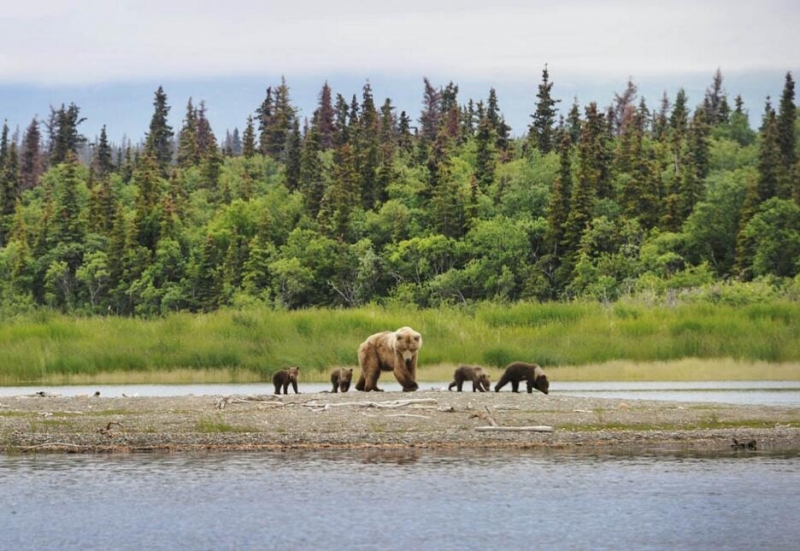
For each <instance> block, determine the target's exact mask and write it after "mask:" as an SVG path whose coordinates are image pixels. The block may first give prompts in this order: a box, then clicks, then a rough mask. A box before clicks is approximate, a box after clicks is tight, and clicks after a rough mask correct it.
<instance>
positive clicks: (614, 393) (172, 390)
mask: <svg viewBox="0 0 800 551" xmlns="http://www.w3.org/2000/svg"><path fill="white" fill-rule="evenodd" d="M447 385H448V383H447V382H436V383H429V382H426V383H421V385H420V388H422V389H424V390H429V389H437V390H439V389H446V388H447ZM381 388H383V389H385V390H387V391H400V390H401V387H400V385H399V384H398V383H397V382H396V381H394V380H393V379H391V378H389V377H387V378H386V380H385V381H381ZM523 388H524V386H523ZM323 390H330V385H329V384H324V383H304V382H302V381H301V382H300V392H303V393H311V392H321V391H323ZM39 391H45V392H49V393H53V394H61V395H63V396H78V395H89V394H94V393H95V392H100V395H101V396H104V397H119V396H123V395H124V396H186V395H192V394H193V395H198V396H206V395H208V396H218V395H221V396H227V395H232V394H245V395H246V394H271V393H272V392H273V391H274V388H273V386H272V384H268V383H260V384H253V383H251V384H194V385H193V384H188V385H94V386H58V387H32V386H31V387H0V397H3V396H19V395H30V394H34V393H35V392H39ZM550 393H551V394H553V395H556V396H557V395H564V396H588V397H594V398H614V399H620V400H637V399H641V400H676V401H681V402H718V403H728V404H758V405H772V406H791V407H800V381H713V382H702V381H689V382H559V381H553V382H552V383H551V384H550Z"/></svg>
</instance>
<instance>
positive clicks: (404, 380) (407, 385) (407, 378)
mask: <svg viewBox="0 0 800 551" xmlns="http://www.w3.org/2000/svg"><path fill="white" fill-rule="evenodd" d="M394 376H395V378H396V379H397V382H398V383H400V384H401V385H402V386H403V392H413V391H415V390H417V388H419V385H417V383H416V381H414V379H412V378H411V374H410V373H409V371H408V370H407V369H406V368H405V367H404V366H397V365H395V367H394Z"/></svg>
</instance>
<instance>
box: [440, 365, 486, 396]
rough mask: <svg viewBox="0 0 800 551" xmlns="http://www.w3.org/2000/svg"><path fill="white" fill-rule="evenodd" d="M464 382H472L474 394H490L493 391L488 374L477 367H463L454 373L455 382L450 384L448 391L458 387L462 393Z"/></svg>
mask: <svg viewBox="0 0 800 551" xmlns="http://www.w3.org/2000/svg"><path fill="white" fill-rule="evenodd" d="M464 381H472V392H488V391H490V390H491V389H492V381H491V380H490V379H489V374H488V373H486V372H485V371H484V370H483V369H481V368H480V367H478V366H476V365H462V366H459V367H458V368H456V370H455V371H454V372H453V382H452V383H450V386H449V387H447V390H453V387H457V389H458V391H459V392H461V386H462V385H463V384H464Z"/></svg>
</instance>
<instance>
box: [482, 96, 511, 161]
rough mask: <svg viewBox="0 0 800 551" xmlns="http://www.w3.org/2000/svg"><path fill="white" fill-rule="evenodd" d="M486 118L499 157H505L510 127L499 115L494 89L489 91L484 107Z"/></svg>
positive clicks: (498, 105)
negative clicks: (492, 133) (492, 132)
mask: <svg viewBox="0 0 800 551" xmlns="http://www.w3.org/2000/svg"><path fill="white" fill-rule="evenodd" d="M486 118H487V119H489V124H490V125H491V127H492V130H493V131H494V134H495V147H496V148H497V152H498V154H499V155H500V156H501V157H503V158H504V157H505V154H506V152H507V151H508V148H509V144H510V141H509V139H510V132H511V127H510V126H508V125H507V124H506V121H505V119H504V118H503V115H502V114H501V113H500V104H499V103H498V101H497V92H496V91H495V89H494V88H490V89H489V99H488V102H487V106H486Z"/></svg>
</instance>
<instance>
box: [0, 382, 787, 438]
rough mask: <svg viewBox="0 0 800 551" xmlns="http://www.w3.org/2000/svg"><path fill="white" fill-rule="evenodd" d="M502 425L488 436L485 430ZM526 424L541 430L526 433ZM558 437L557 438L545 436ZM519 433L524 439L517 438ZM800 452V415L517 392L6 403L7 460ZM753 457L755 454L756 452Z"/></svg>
mask: <svg viewBox="0 0 800 551" xmlns="http://www.w3.org/2000/svg"><path fill="white" fill-rule="evenodd" d="M491 426H495V427H499V428H493V429H488V430H486V429H483V427H491ZM520 427H528V428H530V427H534V429H529V430H516V429H518V428H520ZM548 428H551V429H552V431H547V432H538V431H539V430H543V431H546V430H547V429H548ZM512 429H514V430H512ZM734 438H735V439H737V440H738V441H740V442H742V441H744V442H748V441H751V440H755V442H756V446H757V449H758V450H791V451H800V408H791V407H775V406H769V407H762V406H737V405H724V404H705V403H703V404H699V403H680V402H663V401H644V400H630V401H624V402H623V401H620V400H613V399H598V398H580V397H569V396H552V395H550V396H546V395H544V394H541V393H538V392H537V393H534V394H525V393H520V394H514V393H512V392H499V393H496V392H488V393H472V392H462V393H459V392H455V391H454V392H447V391H431V390H428V391H419V392H413V393H402V392H385V393H363V392H354V391H351V392H348V393H346V394H330V393H313V394H290V395H289V396H280V397H277V396H272V395H257V396H241V395H237V396H217V397H214V396H188V397H187V396H181V397H157V398H156V397H136V398H131V397H127V398H126V397H121V398H103V397H94V396H86V397H49V396H46V397H43V396H15V397H4V398H0V451H2V452H5V453H31V452H37V453H38V452H74V453H98V452H137V451H193V450H221V451H225V450H291V449H331V448H333V449H336V448H341V449H350V448H362V447H364V448H370V447H374V448H384V449H392V448H442V449H446V448H476V449H477V448H526V449H527V448H545V449H559V448H563V449H570V448H576V447H581V448H590V447H597V448H602V449H611V448H619V449H628V448H630V449H637V450H641V451H659V450H664V451H668V450H682V449H686V450H730V449H731V444H732V442H733V439H734ZM748 451H749V450H748Z"/></svg>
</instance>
